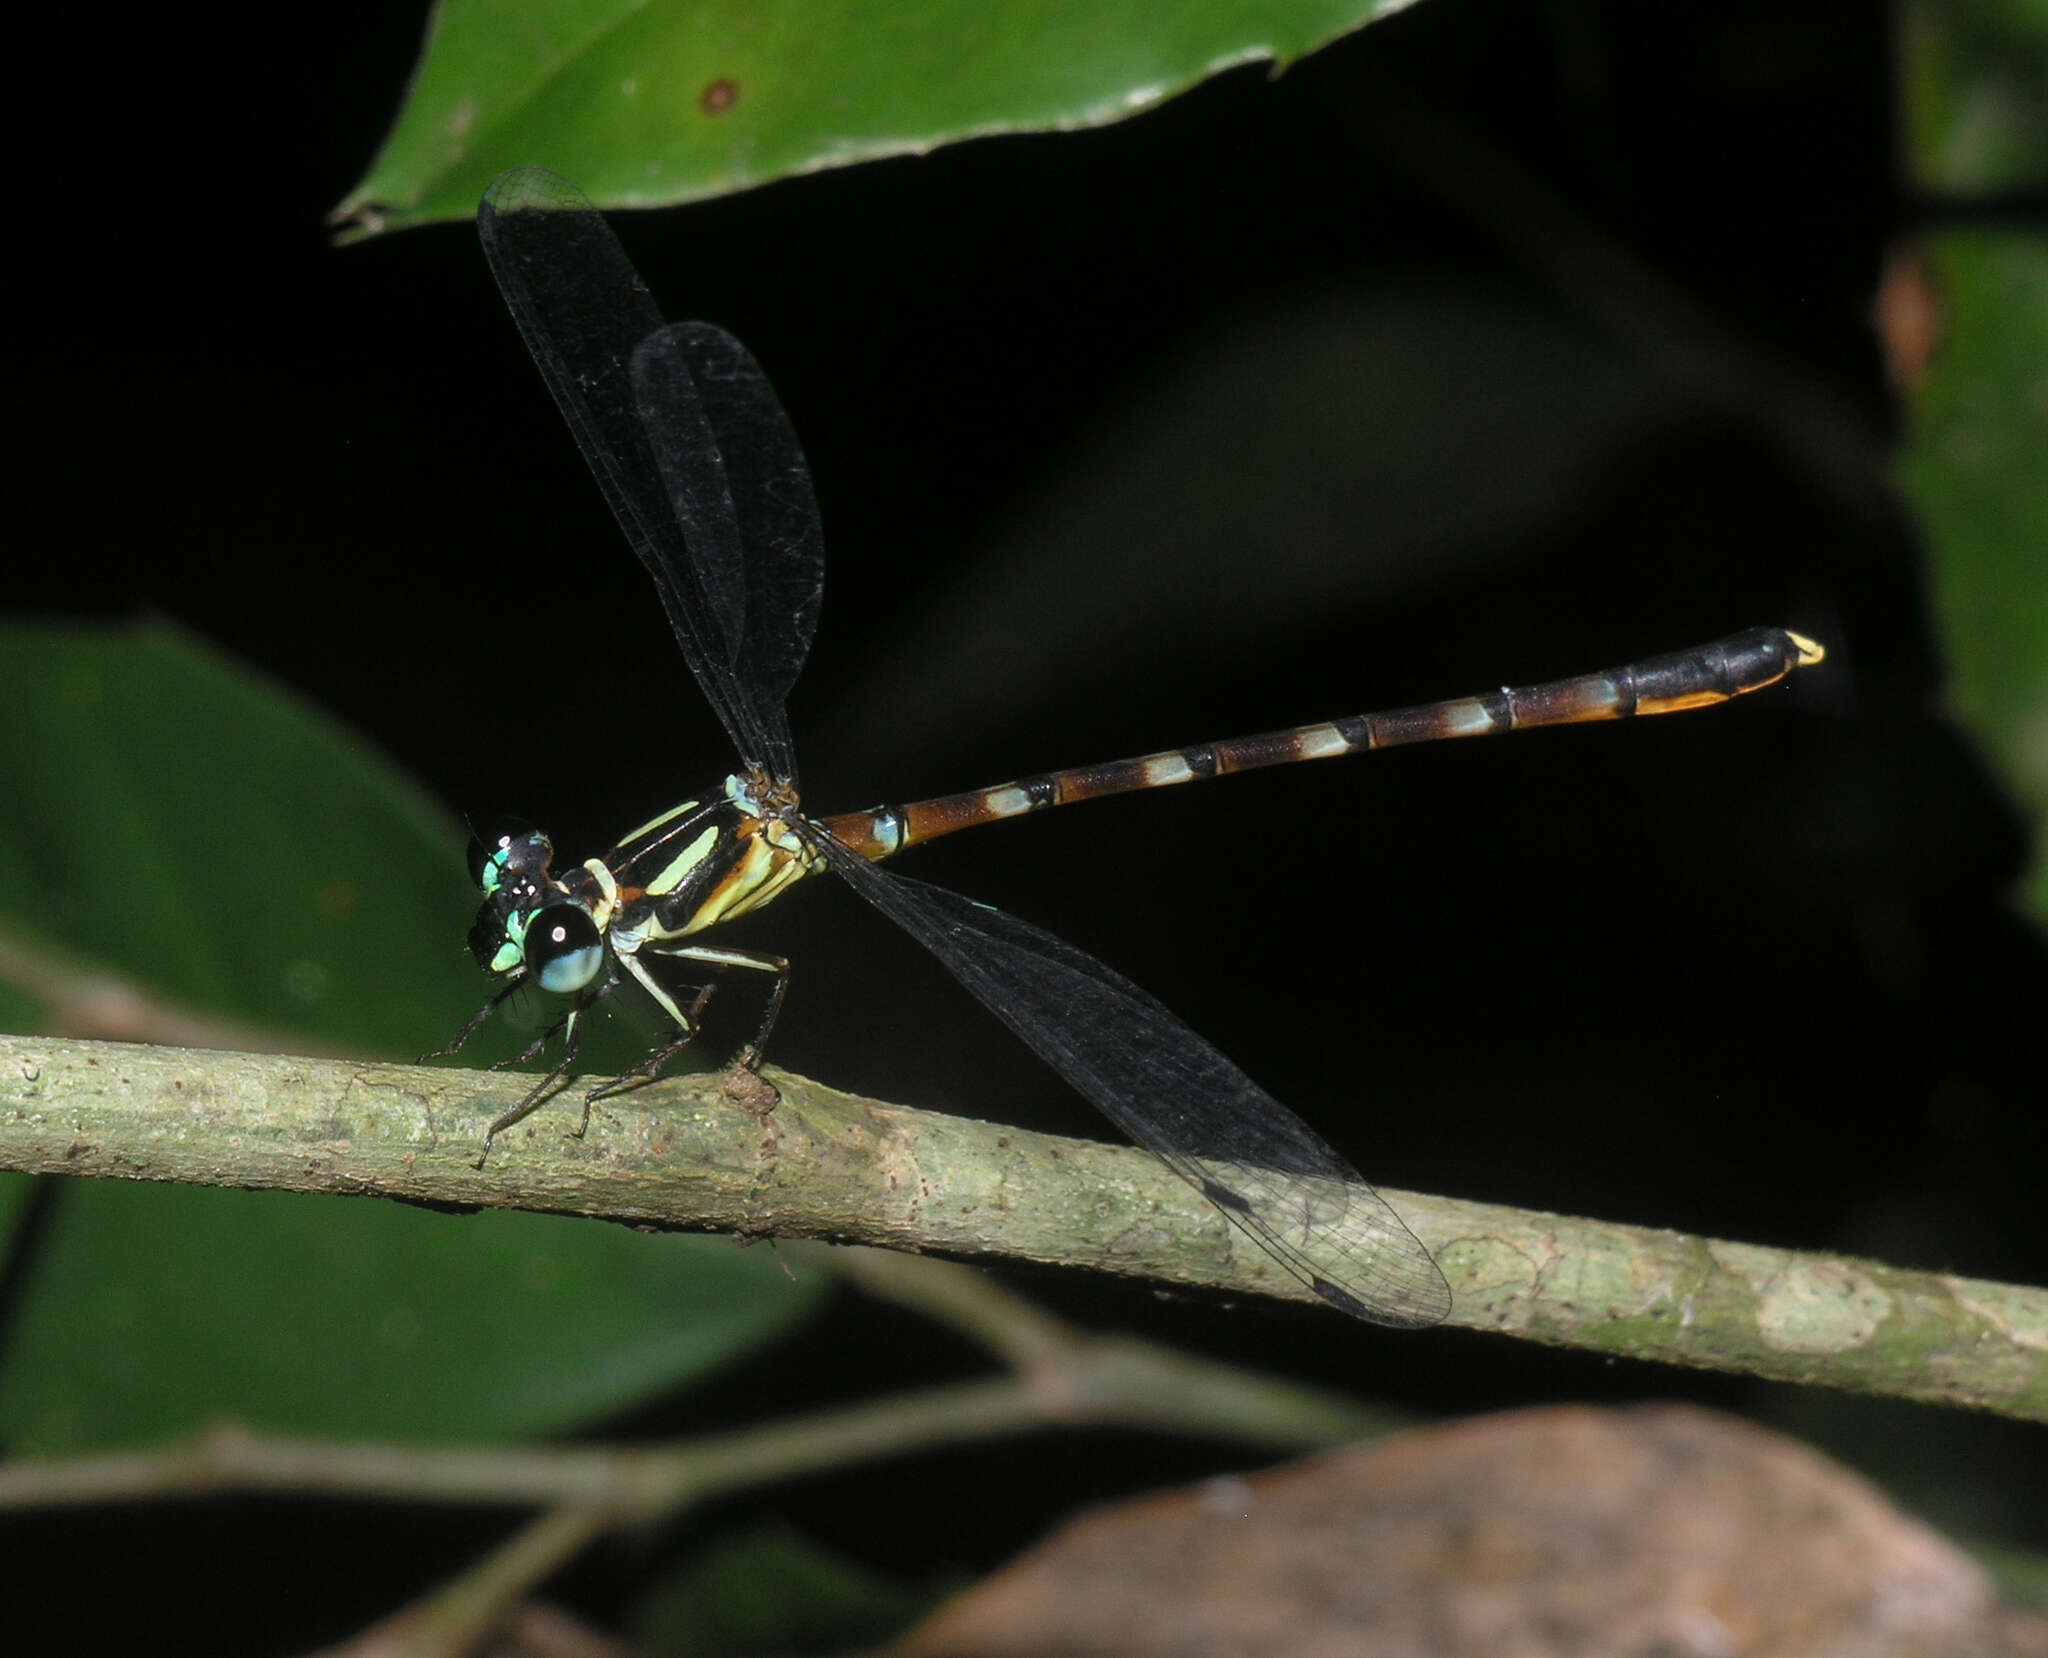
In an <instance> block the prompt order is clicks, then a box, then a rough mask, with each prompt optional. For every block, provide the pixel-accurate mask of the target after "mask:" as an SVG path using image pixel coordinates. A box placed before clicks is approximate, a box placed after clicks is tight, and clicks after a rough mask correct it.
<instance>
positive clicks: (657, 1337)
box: [0, 627, 822, 1450]
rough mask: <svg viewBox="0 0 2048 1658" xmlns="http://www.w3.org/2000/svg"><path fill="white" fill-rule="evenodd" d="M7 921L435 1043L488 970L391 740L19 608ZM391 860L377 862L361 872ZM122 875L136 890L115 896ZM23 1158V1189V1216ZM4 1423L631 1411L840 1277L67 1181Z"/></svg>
mask: <svg viewBox="0 0 2048 1658" xmlns="http://www.w3.org/2000/svg"><path fill="white" fill-rule="evenodd" d="M0 709H4V711H5V712H4V716H0V766H4V767H5V768H6V774H7V775H9V776H11V777H14V778H18V779H27V780H28V786H26V787H24V788H20V789H18V790H17V791H16V792H15V795H14V797H13V798H12V799H11V800H10V802H9V809H8V811H7V813H6V816H5V818H4V820H0V926H5V927H6V928H7V929H8V930H9V931H10V932H12V933H14V934H16V935H18V936H20V937H24V938H31V939H35V940H40V941H42V942H44V943H46V944H51V945H56V946H59V947H61V948H62V949H63V950H64V951H65V952H66V953H67V954H69V955H71V956H73V957H81V958H84V959H85V960H87V961H89V962H92V963H94V964H96V965H98V966H102V967H108V968H114V969H118V970H119V971H121V972H122V973H124V974H126V975H128V976H129V977H131V978H133V979H135V980H136V981H138V982H139V983H140V984H142V985H144V986H145V987H147V988H148V989H150V990H153V991H156V992H159V993H162V994H166V995H170V996H174V997H176V998H178V999H179V1000H180V1001H182V1002H185V1003H187V1004H190V1005H191V1006H192V1007H194V1008H196V1009H198V1010H200V1011H202V1012H206V1013H210V1014H214V1015H217V1016H221V1017H225V1018H230V1019H235V1020H242V1021H251V1022H257V1023H260V1024H263V1025H265V1026H269V1027H273V1028H276V1029H279V1030H281V1031H290V1030H297V1031H302V1032H304V1033H305V1034H306V1035H307V1037H308V1038H309V1039H319V1040H321V1041H324V1042H327V1043H329V1044H336V1045H340V1046H342V1047H343V1048H345V1049H359V1050H361V1051H365V1052H375V1053H379V1054H394V1053H395V1054H406V1053H409V1052H412V1051H415V1050H417V1048H419V1047H420V1046H421V1045H422V1044H423V1043H424V1042H425V1041H426V1040H428V1039H429V1038H430V1037H437V1036H439V1035H440V1034H441V1033H443V1032H445V1031H448V1030H452V1029H454V1028H455V1027H456V1026H457V1025H458V1024H459V1023H460V1022H461V1020H462V1018H464V1017H465V1016H466V1015H467V1014H469V1013H471V1012H473V1011H474V1010H475V1008H476V1007H477V1005H478V1003H479V1000H480V997H481V995H482V994H483V992H484V989H485V986H484V985H483V984H482V983H481V981H480V980H479V978H478V976H477V973H476V970H475V968H474V966H473V964H472V963H471V962H470V961H469V960H468V958H467V954H466V952H465V951H463V949H462V948H461V946H460V943H459V940H460V938H461V936H462V933H463V930H464V929H465V928H466V926H467V924H468V919H469V916H470V914H471V913H472V911H473V909H474V905H475V895H474V893H473V892H472V891H471V890H470V889H469V885H468V881H467V879H466V877H465V875H464V873H463V860H462V857H461V844H462V836H461V833H460V831H459V830H458V829H457V828H456V827H455V826H454V824H452V823H451V822H450V821H449V820H448V819H447V818H445V817H444V816H443V815H442V814H441V813H440V812H439V811H438V810H437V809H436V808H435V807H434V806H433V805H432V804H431V803H430V802H428V801H427V800H426V798H425V797H424V796H423V795H422V794H421V793H420V791H419V790H418V789H417V788H416V787H415V786H413V785H412V784H411V783H409V782H408V781H407V780H406V779H404V778H403V777H401V776H400V775H398V773H397V772H396V771H395V770H394V769H393V768H392V767H391V766H390V765H388V764H387V763H385V762H384V761H383V760H382V759H380V758H379V757H378V756H376V755H375V754H373V753H371V752H369V751H368V750H367V749H366V748H365V747H364V746H363V745H362V744H361V743H359V742H357V741H356V740H354V739H353V738H351V737H350V736H349V734H348V733H346V732H345V731H343V730H342V729H340V728H339V727H337V726H336V725H335V724H334V723H333V722H331V721H329V720H327V719H325V718H324V717H323V716H321V715H319V714H318V713H316V712H314V711H312V710H310V709H308V708H305V707H304V706H302V705H300V704H298V703H297V702H295V701H294V700H292V699H291V698H290V697H288V696H286V695H285V694H283V693H282V692H280V691H278V690H277V689H276V688H274V687H272V686H269V685H267V684H265V683H264V682H263V681H262V680H260V679H259V678H257V677H256V676H255V675H253V674H250V673H249V672H247V671H246V670H244V669H241V668H238V667H236V666H234V665H232V664H230V663H227V662H225V661H223V660H221V659H220V658H218V657H216V656H213V655H211V654H210V653H208V652H207V651H206V650H205V649H204V648H203V647H201V646H200V645H198V644H197V643H196V642H194V641H192V640H191V639H189V638H187V637H185V636H184V635H181V634H178V633H176V632H174V631H171V630H168V629H164V628H159V627H141V628H132V629H112V630H102V629H87V628H44V629H29V628H13V629H6V630H0ZM366 872H374V873H375V879H374V880H366V879H364V876H365V873H366ZM110 895H111V896H110ZM24 1189H25V1188H24V1187H23V1184H22V1183H20V1182H14V1181H8V1182H5V1183H4V1188H0V1200H7V1201H0V1220H4V1219H6V1218H7V1216H8V1215H9V1214H10V1213H11V1209H10V1207H9V1205H10V1203H18V1201H19V1197H20V1194H21V1192H22V1191H23V1190H24ZM63 1198H64V1201H63V1203H62V1205H61V1208H60V1212H59V1213H58V1215H57V1217H56V1222H55V1224H54V1225H53V1227H52V1228H51V1230H50V1232H49V1234H48V1235H47V1237H46V1238H45V1239H44V1240H43V1246H42V1249H41V1251H40V1253H39V1255H38V1258H37V1260H36V1261H35V1262H34V1263H33V1270H32V1274H31V1276H30V1277H29V1279H28V1280H27V1282H26V1284H25V1286H24V1292H23V1299H22V1301H21V1303H20V1305H19V1306H18V1308H17V1309H16V1314H15V1318H16V1322H15V1323H14V1325H13V1327H12V1328H11V1329H10V1331H9V1340H8V1344H7V1347H6V1350H5V1358H4V1368H0V1432H4V1433H5V1435H6V1436H7V1438H8V1439H9V1440H10V1441H11V1442H12V1443H13V1444H14V1445H15V1446H16V1447H18V1448H35V1449H41V1450H55V1449H60V1448H77V1447H82V1446H87V1445H98V1444H107V1443H123V1442H132V1441H135V1440H139V1439H145V1438H152V1437H157V1436H160V1435H163V1434H166V1433H170V1432H173V1431H177V1430H180V1429H186V1428H191V1427H195V1426H197V1425H199V1424H200V1423H202V1422H204V1421H205V1420H207V1419H208V1418H210V1417H214V1416H218V1415H221V1414H229V1415H234V1416H238V1417H242V1418H244V1419H247V1420H249V1421H252V1422H258V1423H261V1424H263V1425H265V1426H267V1427H271V1428H276V1429H284V1430H296V1431H312V1432H323V1433H347V1434H363V1435H370V1434H374V1435H380V1436H388V1437H399V1436H403V1437H413V1438H418V1437H430V1436H438V1435H451V1436H460V1437H463V1438H471V1439H477V1438H493V1437H503V1436H506V1435H511V1434H521V1433H530V1432H535V1431H539V1430H543V1429H557V1428H562V1427H566V1426H570V1425H573V1424H576V1423H580V1422H587V1421H589V1420H591V1419H593V1418H594V1417H597V1416H599V1415H602V1414H605V1413H608V1412H614V1411H617V1410H619V1409H621V1408H623V1407H625V1406H627V1405H630V1404H632V1403H634V1402H636V1401H638V1400H641V1399H644V1398H646V1397H647V1396H649V1395H650V1394H653V1393H657V1392H660V1391H663V1390H665V1389H668V1388H671V1387H673V1386H675V1385H676V1384H677V1383H678V1382H679V1381H681V1380H683V1379H686V1378H688V1377H691V1376H695V1375H698V1374H701V1373H702V1372H704V1371H705V1370H707V1369H709V1368H711V1367H713V1366H715V1365H717V1364H719V1363H721V1362H724V1361H725V1360H727V1359H729V1358H731V1357H732V1356H734V1355H736V1354H738V1353H742V1352H745V1351H748V1350H750V1349H751V1348H753V1347H754V1346H756V1345H758V1344H759V1343H760V1342H762V1341H764V1340H766V1339H768V1338H769V1337H771V1336H772V1335H773V1334H775V1333H776V1332H778V1331H780V1330H781V1329H783V1328H784V1327H785V1326H786V1325H787V1324H789V1323H790V1322H791V1321H792V1320H793V1319H795V1318H797V1317H800V1316H801V1315H802V1314H803V1313H804V1311H805V1310H806V1309H807V1308H809V1307H810V1306H811V1305H813V1304H814V1303H815V1299H816V1294H815V1292H816V1291H817V1290H818V1289H820V1288H822V1286H821V1285H818V1284H816V1283H815V1282H813V1283H809V1284H802V1285H797V1284H792V1283H791V1282H789V1280H788V1279H787V1277H786V1276H785V1275H784V1274H783V1272H782V1271H781V1268H780V1267H779V1265H778V1264H777V1263H776V1261H775V1260H774V1258H773V1257H772V1255H771V1254H770V1253H768V1252H766V1251H754V1252H751V1253H744V1254H743V1253H742V1252H740V1251H739V1250H737V1249H735V1248H734V1247H733V1246H732V1245H731V1244H730V1243H727V1242H724V1241H722V1240H715V1239H688V1238H673V1237H647V1236H642V1235H640V1234H638V1233H635V1232H631V1231H626V1230H623V1229H620V1228H615V1227H611V1226H606V1225H603V1224H601V1223H598V1222H588V1221H575V1220H566V1219H560V1218H555V1217H548V1216H540V1215H514V1214H500V1213H493V1214H488V1215H476V1216H449V1215H438V1214H430V1213H427V1212H424V1211H421V1210H416V1209H408V1208H404V1207H402V1206H399V1205H396V1204H388V1203H378V1202H369V1201H362V1202H355V1201H347V1200H339V1199H325V1198H322V1199H312V1198H298V1197H287V1196H282V1195H278V1194H261V1193H244V1192H223V1191H199V1190H187V1189H180V1188H176V1187H169V1186H158V1185H153V1184H140V1183H138V1184H135V1185H128V1184H116V1183H112V1182H79V1183H77V1184H76V1185H73V1186H69V1187H67V1188H66V1189H65V1190H64V1193H63Z"/></svg>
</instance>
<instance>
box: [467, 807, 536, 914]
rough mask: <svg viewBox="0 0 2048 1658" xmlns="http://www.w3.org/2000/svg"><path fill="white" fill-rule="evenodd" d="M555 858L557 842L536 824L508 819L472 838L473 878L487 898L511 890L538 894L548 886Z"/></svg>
mask: <svg viewBox="0 0 2048 1658" xmlns="http://www.w3.org/2000/svg"><path fill="white" fill-rule="evenodd" d="M554 856H555V846H554V842H552V841H551V840H549V839H548V838H547V836H545V835H543V834H542V833H541V832H540V831H539V830H538V829H536V828H534V826H533V825H532V824H530V823H527V822H524V821H522V820H521V819H518V818H506V819H504V820H503V821H501V822H498V823H494V824H492V825H490V826H489V827H488V828H486V829H483V830H481V831H480V832H478V833H477V834H476V835H475V836H473V837H472V838H471V840H470V843H469V878H470V879H471V880H472V881H474V882H476V884H477V885H478V886H480V887H481V888H483V891H484V896H485V897H487V898H488V897H490V896H491V895H492V894H494V893H496V892H499V891H501V890H504V889H507V888H510V889H513V890H516V891H530V892H538V891H540V890H541V889H542V888H543V887H544V886H546V884H547V879H548V865H549V864H550V863H551V862H553V860H554Z"/></svg>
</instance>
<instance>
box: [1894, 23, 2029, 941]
mask: <svg viewBox="0 0 2048 1658" xmlns="http://www.w3.org/2000/svg"><path fill="white" fill-rule="evenodd" d="M1905 40H1906V45H1907V53H1906V81H1907V88H1908V92H1909V95H1910V96H1909V120H1908V122H1907V131H1908V133H1909V135H1910V138H1911V153H1910V156H1909V167H1910V170H1911V172H1912V174H1913V176H1914V177H1915V178H1916V179H1917V180H1919V181H1920V182H1921V184H1922V186H1923V187H1924V188H1925V189H1927V190H1928V191H1929V192H1930V193H1939V192H1943V191H1951V192H1956V193H1959V194H1962V195H1965V196H1969V195H1973V194H1977V193H1980V192H1986V191H2000V190H2007V189H2013V188H2016V187H2024V186H2026V185H2028V184H2032V185H2034V186H2037V187H2038V185H2039V183H2040V181H2041V180H2043V179H2048V105H2044V104H2043V102H2042V99H2041V96H2040V87H2041V85H2042V81H2043V77H2044V75H2048V12H2044V11H2043V10H2042V8H2041V7H2040V6H2038V5H2025V4H2021V5H2014V4H2011V3H2010V0H1969V3H1966V4H1960V5H1946V6H1941V7H1932V6H1927V5H1921V6H1918V7H1917V8H1915V9H1914V10H1913V11H1912V12H1911V13H1910V15H1909V19H1908V28H1907V30H1906V33H1905ZM1924 259H1925V266H1926V271H1927V276H1928V281H1927V287H1928V289H1929V290H1930V291H1931V294H1932V308H1933V309H1935V310H1937V311H1938V312H1939V315H1940V320H1939V324H1938V332H1939V340H1938V343H1937V347H1936V350H1935V351H1934V354H1933V357H1932V360H1931V363H1930V366H1929V368H1928V371H1927V373H1926V374H1925V376H1924V378H1921V379H1919V380H1918V382H1917V383H1915V384H1912V385H1910V386H1909V390H1908V407H1909V411H1910V415H1911V430H1910V436H1909V439H1908V443H1907V446H1906V449H1905V452H1904V454H1903V456H1902V457H1901V462H1900V478H1901V481H1902V483H1903V484H1904V486H1905V489H1906V491H1907V493H1908V494H1909V495H1910V497H1911V498H1912V500H1913V502H1914V504H1915V506H1916V507H1917V509H1918V511H1919V514H1920V518H1921V521H1922V523H1923V524H1924V525H1925V527H1926V531H1927V540H1928V550H1929V561H1930V576H1931V590H1932V599H1933V608H1934V614H1935V619H1936V621H1937V623H1938V625H1939V627H1940V629H1941V634H1942V641H1943V644H1944V646H1945V652H1946V656H1947V660H1948V666H1949V674H1950V679H1949V698H1950V707H1951V710H1952V711H1953V712H1954V714H1955V715H1956V717H1957V719H1958V720H1959V721H1960V722H1961V723H1962V725H1963V726H1964V728H1965V729H1966V730H1967V731H1968V732H1969V733H1970V735H1971V737H1972V738H1973V740H1974V741H1975V742H1976V744H1977V747H1978V749H1979V750H1980V752H1982V754H1983V755H1984V757H1985V758H1986V760H1987V761H1988V762H1989V763H1990V764H1991V766H1992V768H1993V769H1994V770H1995V771H1996V772H1997V773H1998V774H1999V775H2000V776H2001V777H2002V778H2003V779H2004V781H2005V783H2006V786H2007V787H2008V788H2009V789H2010V790H2011V791H2012V793H2013V794H2014V795H2015V796H2016V797H2017V798H2018V800H2019V802H2020V804H2021V806H2022V808H2023V809H2024V810H2025V811H2026V812H2027V813H2028V815H2029V816H2030V818H2031V820H2032V822H2033V824H2034V830H2035V833H2034V844H2035V847H2036V857H2035V862H2034V866H2033V868H2032V869H2031V870H2030V871H2029V873H2028V874H2027V876H2026V877H2025V881H2024V885H2023V888H2022V892H2021V895H2020V899H2021V903H2022V904H2023V906H2024V907H2025V908H2026V909H2027V910H2028V912H2029V913H2030V914H2032V915H2033V917H2034V918H2035V919H2036V920H2037V921H2041V922H2048V860H2044V859H2043V857H2042V855H2041V849H2043V848H2048V584H2044V583H2043V582H2042V580H2041V574H2040V572H2041V558H2042V551H2041V550H2042V547H2043V545H2044V544H2048V465H2044V464H2043V462H2042V436H2043V431H2044V420H2048V404H2044V402H2043V395H2042V388H2043V387H2044V386H2048V249H2044V248H2043V246H2042V244H2041V239H2040V237H2039V235H2038V234H2037V233H2036V231H2035V230H2034V228H2033V227H2031V226H2024V225H2023V226H2021V227H2020V228H2017V229H2015V230H2011V231H2001V230H1999V229H1996V228H1972V229H1967V230H1941V231H1938V232H1936V233H1935V234H1933V235H1931V236H1929V237H1928V238H1927V239H1926V242H1925V247H1924ZM1909 378H1910V376H1909Z"/></svg>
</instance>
